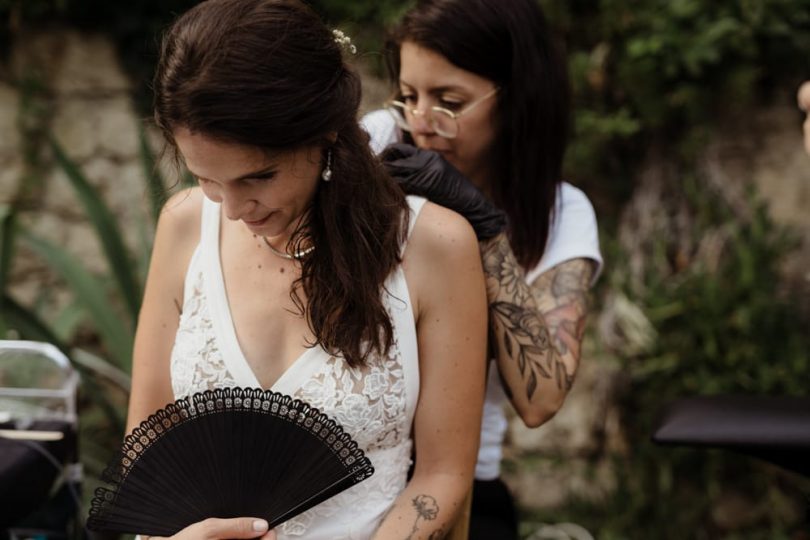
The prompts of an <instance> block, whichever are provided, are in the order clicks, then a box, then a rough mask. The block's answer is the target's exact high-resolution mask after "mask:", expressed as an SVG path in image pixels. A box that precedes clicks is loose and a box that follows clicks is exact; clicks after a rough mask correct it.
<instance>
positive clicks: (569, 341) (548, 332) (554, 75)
mask: <svg viewBox="0 0 810 540" xmlns="http://www.w3.org/2000/svg"><path fill="white" fill-rule="evenodd" d="M388 48H389V51H388V52H389V54H390V57H389V61H390V65H389V67H390V73H391V76H392V79H393V81H392V82H393V83H394V84H395V85H396V97H395V98H394V99H393V100H391V101H390V102H389V103H388V104H387V107H386V109H384V110H379V111H375V112H372V113H370V114H368V115H366V117H365V118H364V119H363V125H364V127H365V128H366V130H367V131H368V132H369V133H370V135H371V145H372V148H373V149H374V150H375V151H376V152H382V151H383V149H384V148H386V147H389V145H392V144H393V145H394V146H393V147H389V148H388V150H386V151H385V153H384V159H385V160H386V161H387V162H388V165H389V168H391V169H392V170H394V171H398V174H395V176H397V178H398V179H399V180H400V181H401V183H402V184H403V186H404V188H405V190H406V191H409V192H414V191H418V192H419V193H421V194H423V195H426V196H427V197H428V198H429V199H431V200H433V201H435V202H440V203H441V204H443V205H445V206H448V207H450V208H453V209H455V210H456V211H458V212H459V213H461V214H462V215H465V216H466V217H468V219H469V220H470V222H471V223H472V224H473V226H474V228H476V230H477V232H478V233H479V235H478V236H479V240H480V247H481V254H482V258H483V264H484V272H485V276H486V279H487V295H488V301H489V307H490V311H489V313H490V322H489V324H490V328H489V336H490V341H489V345H490V351H491V358H492V362H491V364H490V366H489V380H488V388H487V396H486V402H485V407H484V418H483V425H482V431H481V446H480V450H479V454H478V463H477V466H476V481H475V485H474V489H473V503H472V505H473V507H472V521H471V525H470V531H471V535H472V536H471V538H515V537H516V536H517V523H516V516H515V508H514V503H513V501H512V499H511V497H510V495H509V493H508V491H507V489H506V488H505V486H504V484H503V483H502V482H501V480H500V478H499V477H500V460H501V445H502V443H503V439H504V434H505V431H506V427H507V422H506V417H505V414H504V410H503V404H504V403H505V402H506V401H507V400H508V401H510V402H511V404H512V406H513V407H514V408H515V410H516V411H517V413H518V415H519V416H520V418H521V419H522V420H523V422H524V423H525V424H526V425H527V426H530V427H535V426H540V425H541V424H543V423H545V422H546V421H548V420H549V419H551V418H552V417H553V416H554V414H555V413H556V412H557V411H558V410H559V408H560V406H561V405H562V403H563V401H564V399H565V397H566V395H567V394H568V392H569V391H570V389H571V385H572V383H573V381H574V376H575V375H576V371H577V367H578V365H579V362H580V354H581V345H582V338H583V331H584V325H585V319H586V315H587V311H588V306H587V294H588V289H589V288H590V286H591V285H592V283H593V282H594V280H595V279H596V277H597V275H598V273H599V271H600V269H601V265H602V259H601V255H600V252H599V243H598V234H597V227H596V219H595V216H594V212H593V208H592V206H591V204H590V202H589V201H588V198H587V197H586V196H585V195H584V194H583V193H582V191H580V190H578V189H577V188H575V187H573V186H571V185H570V184H567V183H565V182H563V181H562V176H561V175H562V171H561V167H562V161H563V154H564V151H565V146H566V137H567V134H568V119H569V88H568V80H567V75H566V69H565V64H564V60H563V58H562V57H561V56H560V54H559V53H558V51H557V49H556V48H555V46H554V44H553V42H552V39H551V36H550V32H549V29H548V27H547V25H546V22H545V20H544V17H543V15H542V13H541V11H540V8H539V7H538V5H537V2H536V1H535V0H421V1H418V2H417V4H416V6H415V7H414V8H412V9H411V10H410V11H409V12H407V13H406V14H405V16H404V17H403V18H402V20H401V21H400V22H399V24H398V25H397V26H396V27H395V28H394V29H393V32H392V33H391V39H390V42H389V47H388ZM401 142H406V143H411V144H413V145H415V146H416V147H417V148H418V149H420V150H408V149H407V147H403V146H402V145H398V144H397V143H401ZM424 151H432V152H434V153H438V154H439V155H440V156H441V158H443V160H444V161H442V160H439V159H438V158H437V157H436V156H435V154H432V153H431V154H426V153H425V152H424ZM431 156H432V157H431ZM445 162H446V163H449V164H450V165H452V166H453V168H455V169H457V171H458V172H460V173H461V174H458V173H457V172H453V171H452V169H448V168H447V167H446V166H444V165H443V164H444V163H445ZM409 166H410V167H411V169H412V172H413V174H410V173H409V172H408V171H409ZM414 171H415V172H414ZM498 211H501V212H503V213H504V214H505V216H506V218H507V220H506V221H507V222H508V225H507V226H506V228H505V230H500V228H499V227H498V226H497V224H498V223H500V221H499V220H498V218H497V212H498ZM493 224H494V226H493ZM418 459H419V458H418V456H417V463H418Z"/></svg>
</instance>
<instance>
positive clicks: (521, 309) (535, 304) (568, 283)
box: [482, 235, 593, 401]
mask: <svg viewBox="0 0 810 540" xmlns="http://www.w3.org/2000/svg"><path fill="white" fill-rule="evenodd" d="M482 258H483V266H484V273H485V276H486V280H487V295H488V298H489V307H490V327H491V328H490V330H491V336H492V337H493V338H494V339H493V342H492V346H493V348H494V350H495V354H496V357H497V358H499V360H501V362H500V365H501V366H503V365H504V364H503V361H506V363H507V365H509V364H511V365H513V366H514V368H515V369H516V371H517V374H518V375H519V379H520V381H522V386H523V388H524V389H525V396H526V399H528V400H529V401H531V400H532V398H533V397H535V394H536V392H537V389H538V387H539V386H540V384H541V380H542V379H546V380H550V381H552V380H553V382H554V385H555V386H556V388H557V389H558V390H560V391H563V392H567V391H568V390H569V389H570V388H571V385H572V384H573V380H574V374H575V372H576V369H577V365H578V362H579V355H580V344H581V341H582V336H583V334H584V328H585V315H586V313H587V290H588V287H589V285H590V279H591V276H592V273H593V263H592V262H590V261H588V260H586V259H574V260H571V261H567V262H564V263H562V264H559V265H557V266H556V267H554V268H553V269H551V270H549V271H548V272H546V273H544V274H543V275H541V276H540V277H539V278H538V279H537V280H536V281H535V283H534V284H533V285H532V286H529V285H527V284H526V281H525V274H524V271H523V269H522V268H521V267H520V265H519V264H518V263H517V261H516V260H515V257H514V254H513V253H512V250H511V248H510V247H509V243H508V240H507V239H506V237H505V236H504V235H501V236H499V237H496V238H494V239H493V240H491V241H489V242H486V243H484V244H483V245H482ZM503 379H504V380H505V381H506V380H509V377H504V378H503ZM504 386H505V387H506V388H507V390H509V391H511V392H513V393H514V391H515V389H514V388H510V387H509V385H508V384H506V385H504Z"/></svg>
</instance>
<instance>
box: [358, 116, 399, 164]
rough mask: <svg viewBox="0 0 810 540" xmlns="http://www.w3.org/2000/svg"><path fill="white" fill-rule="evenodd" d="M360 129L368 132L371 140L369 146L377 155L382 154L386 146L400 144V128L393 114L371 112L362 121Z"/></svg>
mask: <svg viewBox="0 0 810 540" xmlns="http://www.w3.org/2000/svg"><path fill="white" fill-rule="evenodd" d="M360 127H362V128H363V129H364V130H366V133H368V134H369V136H370V137H371V140H370V141H369V146H370V147H371V151H372V152H374V153H375V154H379V153H380V152H382V151H383V150H384V149H385V147H386V146H388V145H389V144H393V143H395V142H398V141H399V139H400V133H399V128H398V127H397V123H396V120H394V117H393V116H391V113H390V112H388V111H386V110H385V109H379V110H376V111H371V112H370V113H368V114H366V115H364V116H363V118H361V119H360Z"/></svg>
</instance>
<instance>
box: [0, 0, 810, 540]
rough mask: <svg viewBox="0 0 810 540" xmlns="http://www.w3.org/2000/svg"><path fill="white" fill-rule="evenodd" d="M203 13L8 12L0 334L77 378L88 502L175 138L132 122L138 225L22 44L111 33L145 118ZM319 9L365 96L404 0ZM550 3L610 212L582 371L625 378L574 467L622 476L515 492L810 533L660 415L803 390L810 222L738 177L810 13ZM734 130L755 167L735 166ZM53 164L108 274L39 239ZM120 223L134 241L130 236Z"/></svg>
mask: <svg viewBox="0 0 810 540" xmlns="http://www.w3.org/2000/svg"><path fill="white" fill-rule="evenodd" d="M196 3H197V2H196V1H194V0H162V1H158V0H130V1H128V2H122V3H118V2H109V1H106V0H0V81H2V82H3V84H6V85H8V86H9V87H10V88H12V89H14V91H15V92H17V94H18V95H19V99H18V101H17V111H16V116H15V121H14V125H15V126H16V128H15V129H16V130H17V134H16V139H15V140H16V141H17V144H16V148H17V149H18V153H19V156H20V159H21V160H22V163H23V164H24V165H23V167H21V168H20V173H19V174H16V175H15V177H14V178H13V179H12V180H11V181H7V182H6V183H3V184H0V189H1V190H2V192H0V195H2V197H0V203H2V206H0V291H1V292H2V296H1V297H0V331H1V332H2V333H4V334H6V335H10V336H20V337H23V338H28V339H39V340H44V341H49V342H52V343H55V344H56V345H58V346H59V347H60V348H61V349H62V350H64V351H65V352H66V353H67V354H68V355H69V356H70V358H71V360H72V361H73V362H74V363H75V365H76V367H77V369H79V370H80V372H81V374H82V393H81V410H82V415H81V425H80V429H81V448H80V453H81V457H82V459H83V461H84V463H85V466H86V471H87V474H88V482H87V489H86V494H89V493H90V492H91V490H92V488H93V487H94V485H95V484H96V482H97V477H98V475H99V474H100V472H101V470H102V469H103V467H104V465H105V463H106V462H107V460H109V458H110V457H111V455H112V450H113V449H114V448H115V445H116V443H117V441H119V440H120V438H121V436H122V431H123V426H124V416H125V406H126V397H127V390H128V381H129V379H128V373H129V370H130V365H131V364H130V362H131V358H130V349H131V344H132V336H133V332H134V324H135V319H136V316H137V311H138V306H139V302H140V291H141V289H142V284H143V280H144V276H145V270H146V267H147V264H148V254H149V247H150V240H149V237H150V234H151V230H152V227H153V224H154V220H155V217H156V212H157V208H159V206H160V202H161V200H162V198H163V197H164V196H165V191H166V190H167V189H168V186H169V184H171V183H172V182H167V181H166V180H165V179H164V178H163V176H162V175H161V173H160V170H161V169H160V168H159V167H156V165H155V161H156V158H155V155H156V151H157V150H158V149H159V144H157V145H156V144H155V142H154V137H151V136H150V134H149V133H148V128H143V129H141V128H138V126H137V123H136V125H135V127H134V128H133V131H134V134H133V137H134V139H135V140H137V141H138V159H139V160H140V161H141V165H140V167H141V168H140V171H141V174H140V176H141V179H140V180H139V181H142V182H143V184H142V185H141V186H140V187H139V188H138V189H140V190H141V192H142V193H144V194H147V195H146V196H144V198H143V201H142V202H144V204H143V205H142V207H141V208H139V210H138V212H135V216H136V219H135V220H134V222H133V221H129V222H128V225H127V226H126V227H124V226H123V225H122V224H121V223H120V222H119V221H120V220H119V217H120V216H118V215H117V214H116V212H115V210H114V209H112V208H111V207H110V205H109V202H108V201H107V200H106V199H105V195H104V193H103V190H101V189H100V188H99V187H98V186H97V185H96V184H95V183H94V182H93V181H91V180H90V179H89V178H88V177H87V174H86V173H85V171H84V170H83V168H82V167H81V165H80V164H78V163H77V162H76V160H74V159H73V158H72V157H71V156H70V155H69V153H68V152H66V151H65V150H64V149H63V148H62V144H63V143H64V141H60V140H58V138H57V137H54V136H53V133H52V131H51V126H50V119H51V116H52V112H53V103H54V92H53V90H52V88H50V87H49V85H48V80H49V77H48V74H47V73H42V72H40V71H37V68H36V66H35V65H23V66H21V65H19V64H15V61H14V52H13V51H14V50H15V47H19V46H20V44H21V43H22V42H24V41H25V40H26V39H28V38H29V37H30V36H31V35H33V33H42V32H48V31H51V30H52V29H53V30H54V31H57V30H58V29H65V28H68V29H73V30H77V31H78V32H80V33H82V34H87V35H94V36H95V35H101V36H104V37H105V39H108V40H110V41H111V42H112V43H114V45H115V50H116V52H117V55H118V58H119V59H120V62H121V64H122V65H123V66H124V70H125V72H126V74H127V76H128V78H129V80H130V81H131V82H132V84H131V87H130V89H129V91H128V92H129V99H131V101H132V103H133V110H134V111H135V113H134V114H135V115H137V116H140V117H147V116H148V115H149V102H150V94H149V80H150V74H151V72H152V69H153V67H154V62H155V59H156V43H157V39H158V38H157V36H158V35H159V33H160V31H161V30H162V29H163V28H164V27H165V25H166V24H167V23H168V21H170V20H171V18H172V17H173V15H174V14H176V13H178V12H182V11H183V10H185V9H186V8H188V7H189V6H191V5H193V4H196ZM311 3H312V5H313V6H314V7H315V8H316V9H317V10H318V11H319V12H320V13H321V14H322V15H323V16H324V18H325V19H327V20H328V21H329V22H330V23H331V24H334V25H340V26H341V28H343V29H345V30H346V31H347V33H349V34H350V35H352V36H353V37H354V39H355V42H356V43H358V44H359V48H360V50H361V53H360V54H359V55H358V58H357V61H358V63H359V64H361V68H362V70H363V73H365V74H366V76H367V79H369V84H372V83H373V80H374V79H375V76H376V77H377V78H379V77H382V76H383V75H384V74H383V71H382V65H383V62H382V56H381V55H380V54H379V53H378V52H377V51H380V50H381V43H382V39H383V35H384V28H385V27H386V25H387V24H390V22H391V21H393V20H395V19H396V17H397V16H398V15H399V14H400V13H401V12H402V11H403V10H404V9H405V8H406V7H407V5H409V3H408V2H405V1H401V0H318V1H313V2H311ZM540 3H541V4H542V5H543V7H544V8H545V10H546V13H547V15H548V17H549V18H550V20H551V21H552V26H553V28H554V29H555V31H557V32H558V33H559V37H560V39H561V41H562V42H563V43H564V44H565V47H566V49H567V52H568V58H569V68H570V73H571V76H572V81H573V88H574V95H575V100H574V102H575V110H574V122H575V130H574V133H573V135H572V137H571V145H570V147H569V152H568V155H567V161H566V176H567V179H569V180H570V181H571V182H572V183H574V184H576V185H578V186H580V187H582V188H583V189H585V191H586V192H587V193H588V195H589V196H590V197H591V199H592V201H593V202H594V204H595V207H596V210H597V215H598V217H599V221H600V229H601V231H600V233H601V236H602V245H603V251H604V254H605V257H606V272H605V274H604V275H603V276H602V278H601V280H600V282H599V284H598V285H597V288H596V290H595V293H594V308H595V313H596V315H595V316H594V317H593V319H592V320H593V323H592V324H591V325H590V328H589V331H588V332H589V333H588V349H589V350H590V354H589V356H588V357H587V358H585V360H584V362H585V363H596V364H599V363H602V364H603V365H609V366H612V367H611V377H612V378H613V380H614V381H615V384H614V386H613V390H612V399H613V401H614V402H615V404H616V407H617V408H618V411H619V413H618V416H619V423H620V427H619V428H618V432H619V433H620V438H621V441H622V444H620V445H618V446H616V445H614V446H610V445H601V446H600V447H599V450H598V451H593V452H591V453H588V452H586V453H585V454H586V455H584V456H578V459H584V460H585V461H586V462H591V463H597V462H599V463H605V462H607V463H609V464H610V468H611V470H612V471H613V472H612V477H613V481H612V482H611V483H610V486H611V487H610V489H607V490H601V491H600V495H599V496H598V497H587V496H579V495H576V494H574V495H571V496H566V497H565V498H564V500H562V501H560V502H558V503H557V504H555V505H553V506H550V507H549V506H547V507H542V506H538V505H536V504H532V501H531V493H529V494H526V493H525V492H523V493H520V501H521V504H522V505H523V515H522V518H523V521H524V527H523V532H524V534H525V535H526V536H529V535H531V534H532V533H533V531H534V530H535V529H536V527H537V524H538V523H540V522H548V521H552V522H556V521H564V520H568V521H573V522H576V523H579V524H582V525H583V526H585V527H586V528H587V529H588V530H590V531H591V532H592V533H593V534H594V536H595V537H596V538H605V539H619V538H628V539H636V538H639V539H641V538H644V539H648V538H662V539H666V538H673V539H674V538H684V537H687V538H707V539H708V538H712V539H713V538H729V539H732V538H740V539H742V538H750V539H759V538H762V539H766V538H767V539H777V538H795V539H798V538H807V536H802V534H803V533H802V532H801V531H803V530H807V529H808V528H810V525H809V524H810V517H809V516H808V508H807V506H808V504H807V501H808V494H810V484H808V482H807V480H805V479H801V478H799V477H797V476H794V475H791V474H789V473H785V472H783V471H780V470H778V469H776V468H775V467H772V466H767V465H763V464H762V463H759V462H755V461H754V460H751V459H747V458H743V457H740V456H734V455H730V454H727V453H720V452H707V451H698V450H690V449H678V450H673V449H664V448H660V447H656V446H654V445H652V443H651V442H650V441H649V436H650V434H651V430H652V426H653V423H654V421H655V417H656V414H657V412H658V411H659V409H660V407H661V406H662V405H663V404H664V403H666V402H667V401H668V400H670V399H672V398H674V397H676V396H680V395H696V394H721V393H750V394H769V395H806V394H807V393H808V383H809V382H810V359H808V351H809V350H810V347H808V345H810V338H808V332H807V328H808V327H809V326H808V322H809V321H810V309H809V308H810V299H809V298H808V290H809V289H808V285H807V281H808V278H807V272H806V269H805V270H803V271H802V270H800V271H798V272H796V271H791V268H795V267H796V266H797V264H798V266H801V265H802V264H803V261H807V260H810V258H808V253H810V250H809V249H808V244H807V242H805V236H806V235H805V234H804V233H806V232H807V231H808V230H810V229H807V228H804V227H805V225H807V223H806V221H801V220H798V221H797V220H796V219H793V220H790V219H788V220H785V219H776V218H774V216H773V213H772V211H771V207H772V206H773V200H772V199H770V200H766V199H765V198H763V196H762V193H761V191H762V189H763V184H762V183H761V182H759V183H758V182H756V181H755V180H753V179H752V178H751V177H749V176H746V175H745V174H741V173H740V171H743V172H745V171H746V169H747V166H746V164H749V162H748V161H745V160H746V159H749V160H750V159H752V156H751V155H750V154H756V153H757V152H758V151H760V150H763V149H764V147H765V146H767V145H766V144H764V143H763V142H762V141H763V140H764V139H765V138H766V137H767V135H768V134H767V133H765V132H758V131H757V130H762V129H767V128H768V126H770V125H772V124H768V123H767V122H764V123H763V122H762V121H759V120H757V119H760V120H761V118H762V117H763V115H765V117H766V118H767V117H768V116H767V115H768V114H769V113H768V111H772V110H782V111H784V110H786V109H787V108H789V107H792V106H793V105H792V101H793V93H794V92H795V89H796V88H797V87H798V84H799V82H800V81H801V80H803V79H805V78H810V0H594V1H580V0H542V1H541V2H540ZM373 84H376V86H375V88H378V89H379V88H380V86H381V83H380V82H379V81H377V82H376V83H373ZM378 91H379V90H378ZM373 105H375V103H370V104H368V106H373ZM780 108H781V109H780ZM787 114H788V116H789V120H788V125H789V126H793V123H792V122H795V141H793V142H792V143H790V142H789V143H788V146H790V144H794V143H795V148H796V152H801V150H800V148H801V141H800V138H801V133H800V117H799V115H798V112H796V113H795V114H794V115H793V116H790V114H791V113H787ZM783 116H784V115H783ZM794 117H795V119H794ZM144 125H146V124H145V123H144ZM740 133H744V134H745V137H747V138H743V142H740V139H739V137H738V135H739V134H740ZM0 136H3V137H5V134H0ZM729 139H732V140H734V141H735V143H734V144H732V146H733V148H732V150H734V151H736V153H737V154H741V156H740V155H737V156H735V157H734V158H732V159H728V158H727V156H726V153H727V151H728V148H729V144H728V142H727V141H728V140H729ZM790 140H791V139H790V138H788V141H790ZM724 141H725V142H724ZM791 148H792V147H791ZM790 155H795V153H794V154H790ZM805 158H806V156H805ZM0 159H2V154H0ZM797 159H798V158H797ZM0 166H2V163H0ZM735 166H736V167H737V168H736V169H735V168H734V167H735ZM53 167H56V168H57V169H59V170H60V171H61V174H62V175H63V176H64V177H65V178H66V179H67V180H68V181H69V184H70V186H71V189H72V190H73V192H74V194H75V196H76V200H77V201H79V202H80V206H81V210H80V211H81V213H82V214H83V215H84V216H85V219H86V220H87V222H88V223H89V224H90V225H91V227H90V229H89V230H92V231H93V234H94V235H96V237H97V241H98V244H99V246H101V248H100V252H101V253H102V254H103V257H104V262H103V263H102V264H89V263H88V262H87V261H86V260H84V259H83V258H82V257H81V256H79V255H77V254H75V253H72V252H71V250H70V249H68V248H67V247H66V246H62V245H59V243H58V242H54V241H52V240H49V239H47V238H46V237H45V236H46V235H43V234H41V231H40V230H38V229H37V227H36V226H35V223H36V215H37V211H38V203H39V201H40V200H41V198H42V197H43V194H44V193H45V192H46V191H47V189H48V185H49V184H48V181H47V177H48V174H49V173H48V171H49V170H51V168H53ZM799 167H800V168H801V167H803V169H800V170H802V171H803V172H801V173H797V174H800V175H803V176H801V178H799V180H798V181H800V182H801V181H802V179H805V180H807V179H808V172H810V159H805V161H802V162H800V165H799ZM133 223H134V225H133ZM122 228H126V229H129V228H134V229H136V232H135V233H133V234H131V235H130V236H129V237H128V236H127V232H126V231H124V230H122ZM130 232H131V231H130ZM132 237H134V238H136V240H135V241H133V240H132V239H131V238H132ZM25 253H28V254H29V256H33V257H36V258H38V259H39V260H41V261H42V262H43V263H44V264H45V266H46V267H47V268H48V269H49V272H51V273H52V275H53V281H54V283H57V284H58V285H59V286H60V287H61V288H62V289H63V290H66V291H68V293H67V298H68V299H67V300H64V301H62V302H61V303H59V302H56V303H55V302H53V301H52V300H53V296H54V295H55V294H56V293H53V292H52V291H51V290H50V289H49V288H48V289H43V290H42V291H40V293H39V294H37V295H34V297H33V300H32V297H31V295H28V298H27V300H21V299H20V295H19V294H16V293H15V281H14V279H13V278H14V273H15V271H14V269H15V264H18V263H17V261H18V259H19V257H20V256H21V254H25ZM796 261H799V263H796ZM54 305H58V306H59V308H58V309H53V306H54ZM597 454H598V455H597ZM509 455H510V456H511V458H510V463H509V469H511V470H512V471H513V472H514V471H521V470H531V467H532V465H531V461H532V459H533V455H532V453H531V452H525V451H524V452H521V451H520V449H517V450H515V451H514V452H512V453H510V454H509ZM547 457H548V456H546V459H547ZM569 457H571V456H567V455H565V453H561V454H560V455H557V456H554V459H556V460H557V461H558V462H559V463H561V464H562V463H564V462H565V461H566V460H567V459H568V458H569ZM561 466H562V465H561ZM542 482H543V480H542V478H541V479H540V483H542ZM595 482H596V481H595ZM551 489H554V486H551ZM586 491H587V488H586ZM729 493H731V494H741V498H742V500H744V501H745V504H743V505H742V506H740V507H739V509H738V510H737V511H738V512H742V513H745V514H746V519H736V520H728V519H723V517H722V515H721V514H722V512H723V511H728V510H727V509H725V508H726V507H724V506H723V505H724V504H726V506H728V504H727V503H728V500H729V497H728V494H729ZM729 504H730V503H729Z"/></svg>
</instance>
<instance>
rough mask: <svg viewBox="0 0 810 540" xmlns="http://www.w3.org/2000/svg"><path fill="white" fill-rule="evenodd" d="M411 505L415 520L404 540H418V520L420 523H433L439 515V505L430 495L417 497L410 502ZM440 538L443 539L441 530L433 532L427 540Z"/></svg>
mask: <svg viewBox="0 0 810 540" xmlns="http://www.w3.org/2000/svg"><path fill="white" fill-rule="evenodd" d="M411 503H413V507H414V508H415V509H416V519H414V521H413V528H412V529H411V532H410V534H408V536H406V537H405V540H413V539H415V538H419V536H417V533H418V532H419V520H420V519H421V520H422V521H433V520H434V519H436V517H437V516H438V515H439V504H438V503H437V502H436V499H435V498H433V497H431V496H430V495H417V496H416V497H414V498H413V499H412V500H411ZM440 538H444V530H443V529H441V528H440V529H438V530H435V531H433V532H432V533H431V534H430V536H429V537H428V540H438V539H440Z"/></svg>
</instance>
